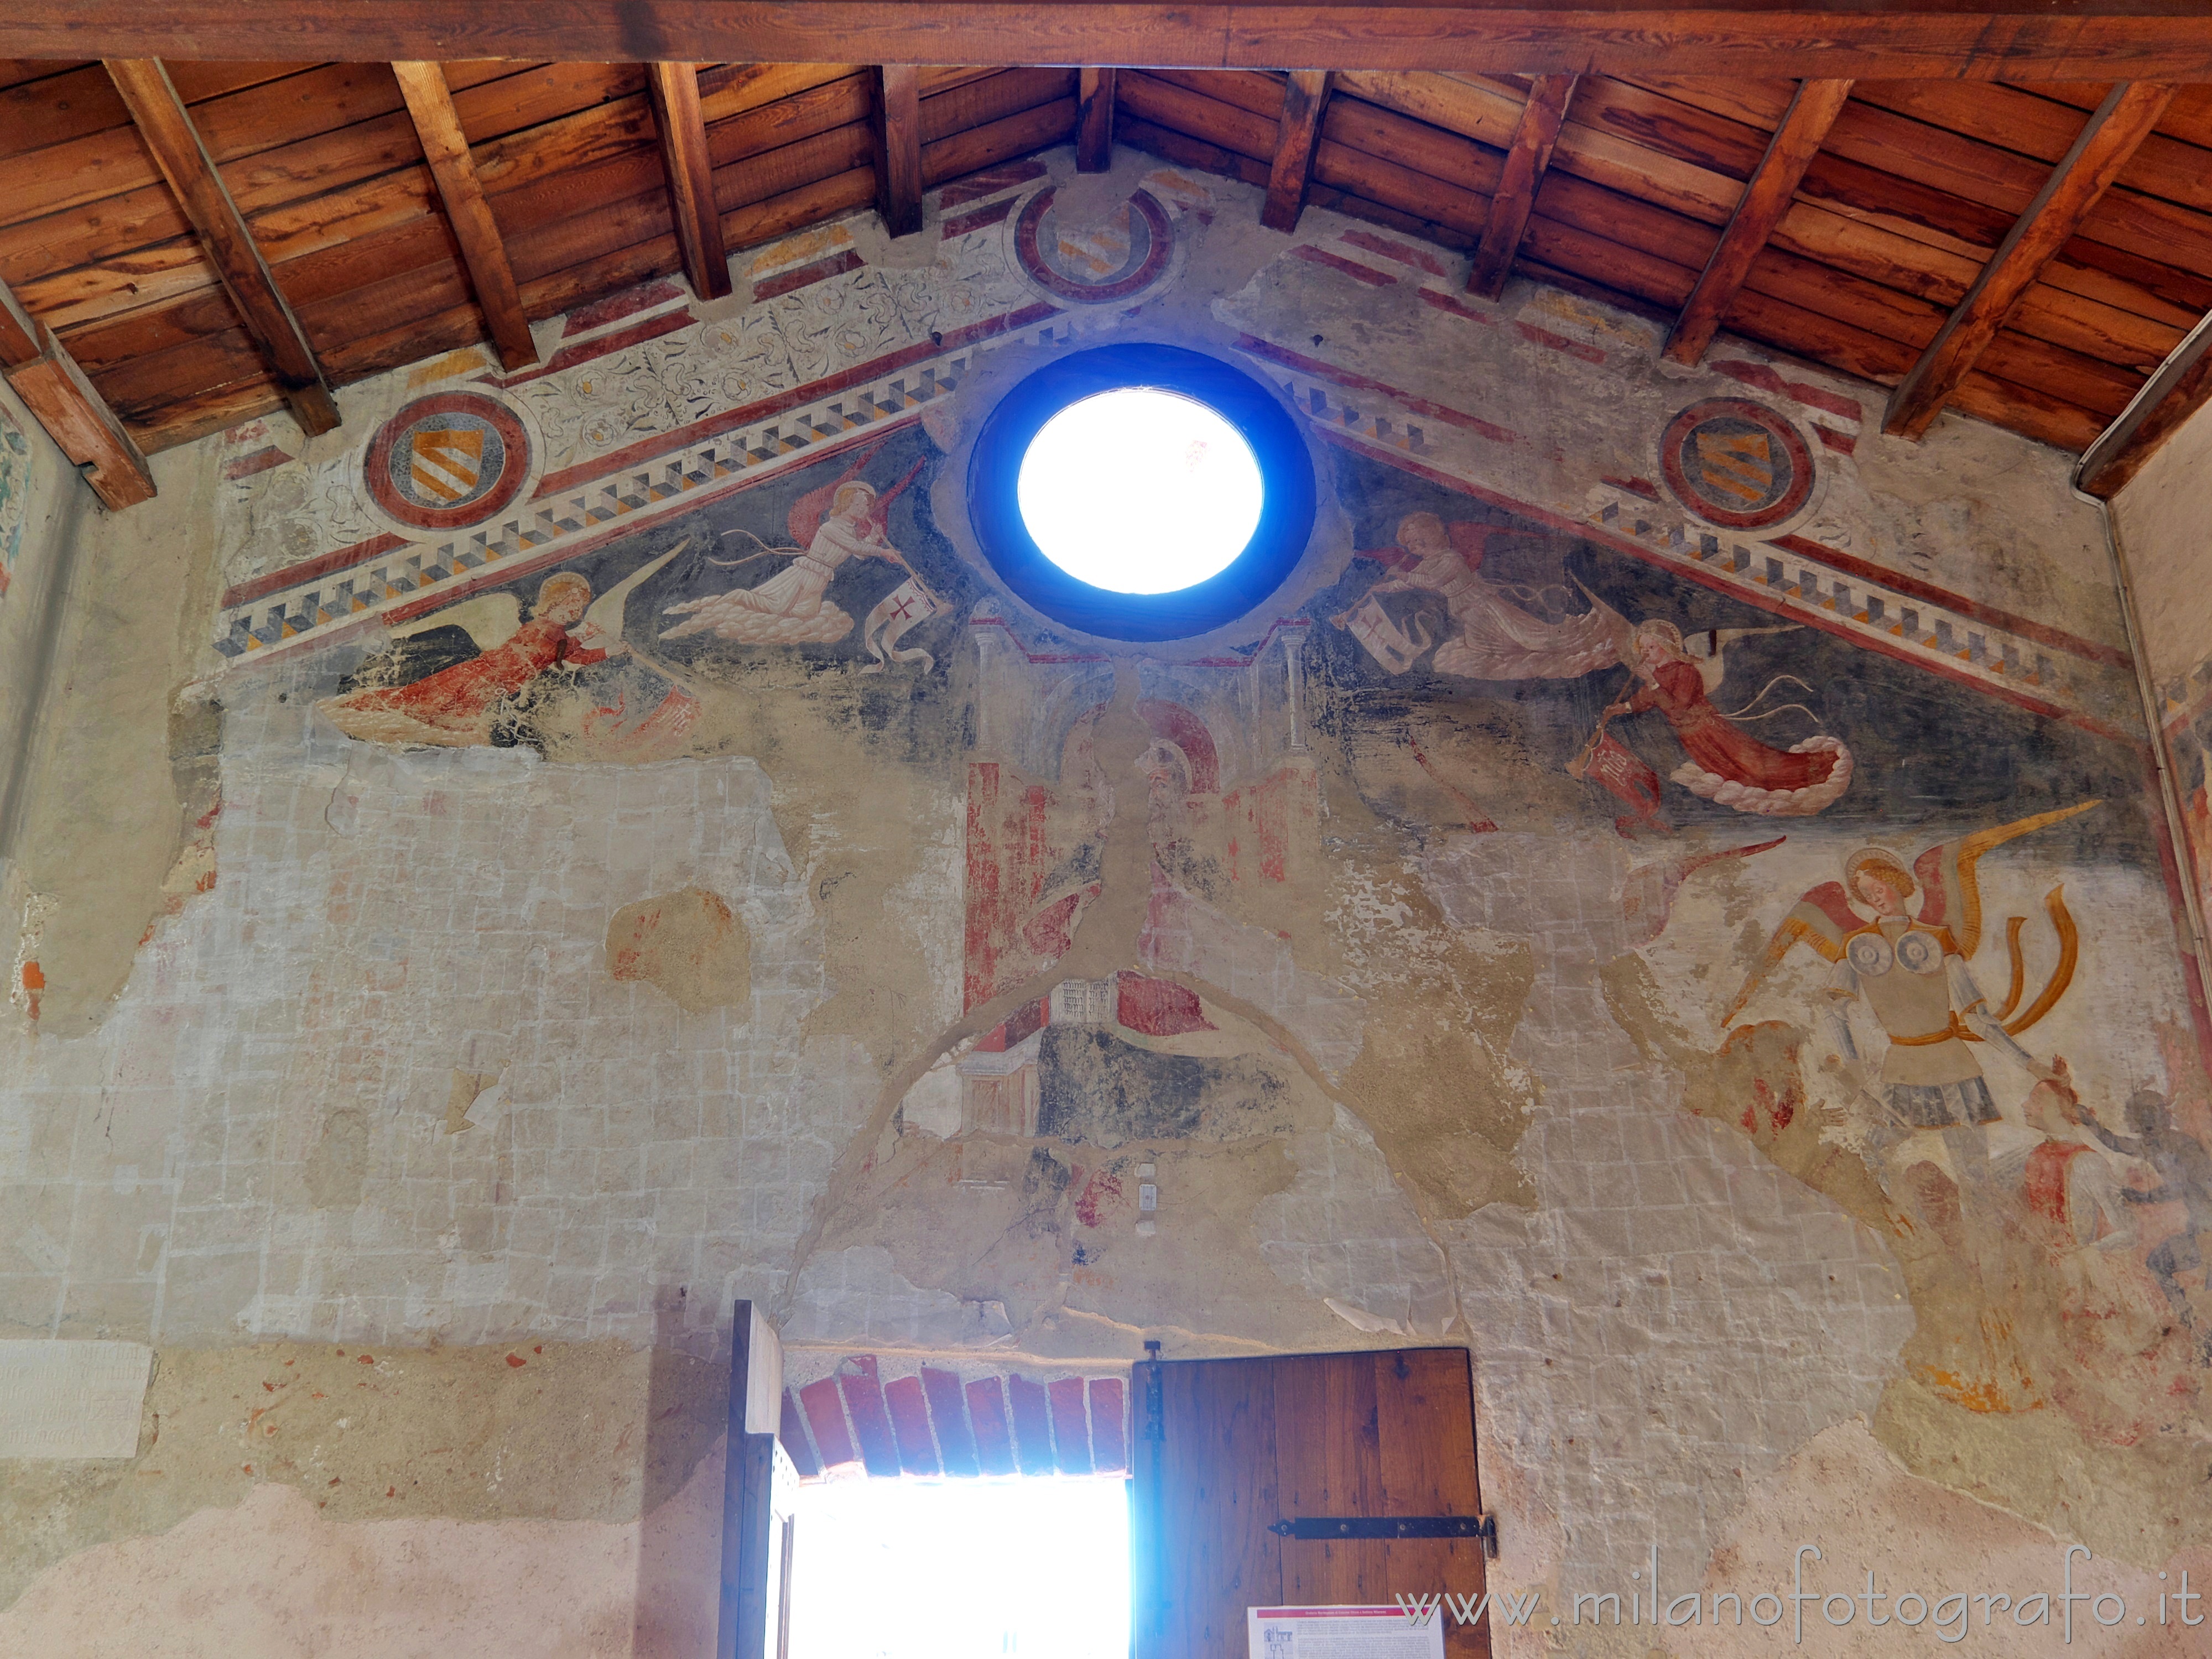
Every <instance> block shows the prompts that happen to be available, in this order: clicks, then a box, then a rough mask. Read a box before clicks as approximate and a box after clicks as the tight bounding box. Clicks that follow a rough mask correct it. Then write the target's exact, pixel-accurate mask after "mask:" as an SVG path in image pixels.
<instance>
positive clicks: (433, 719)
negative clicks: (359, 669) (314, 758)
mask: <svg viewBox="0 0 2212 1659" xmlns="http://www.w3.org/2000/svg"><path fill="white" fill-rule="evenodd" d="M687 545H689V543H688V541H681V542H678V543H677V544H676V545H675V546H673V547H671V548H670V549H669V550H667V551H666V552H665V553H663V554H661V555H660V556H658V557H657V558H654V559H651V560H648V561H647V562H646V564H645V565H644V566H643V567H642V568H640V569H638V570H636V571H635V572H634V573H632V574H630V575H629V577H627V578H626V579H625V580H623V581H621V582H619V583H617V585H616V586H613V587H612V588H610V589H609V590H608V591H607V592H605V593H604V594H602V595H600V596H599V598H598V599H596V600H594V599H593V598H592V585H591V583H590V581H589V580H586V578H585V577H584V576H582V575H580V574H578V573H577V572H575V571H573V570H556V571H555V572H554V573H553V574H551V575H550V576H548V577H547V578H546V579H545V580H544V582H543V583H541V584H540V585H539V586H538V599H537V603H536V604H535V605H533V606H532V608H531V615H530V619H529V620H528V621H524V620H523V617H522V602H521V600H520V599H518V598H517V597H516V596H515V595H514V594H513V593H512V592H492V593H481V594H477V595H476V596H475V597H473V598H471V599H464V600H462V601H460V602H459V604H456V605H447V606H446V607H445V608H444V609H443V610H441V611H432V612H431V613H430V614H429V615H428V616H426V617H419V618H417V619H416V620H415V621H414V622H412V623H403V624H401V625H399V626H398V627H395V628H394V629H392V638H393V641H394V642H395V645H404V642H405V641H408V640H409V639H410V638H412V637H414V636H416V635H423V636H425V637H426V638H428V637H434V636H439V635H446V630H449V629H450V630H453V631H454V632H458V633H460V634H464V635H466V636H467V638H468V640H469V641H470V644H469V646H467V647H460V648H459V649H458V650H457V649H455V648H454V647H453V643H452V641H451V640H450V635H446V637H444V638H442V639H441V640H440V641H439V644H438V646H437V647H435V649H434V650H433V651H432V652H428V653H417V657H416V660H417V661H418V662H420V661H422V660H425V659H428V660H436V661H438V662H439V663H440V666H438V667H436V668H435V669H433V670H432V671H429V672H427V673H423V672H421V671H420V669H419V667H418V669H417V673H418V676H419V677H418V678H413V679H411V680H409V681H408V682H407V683H405V684H398V685H375V686H364V687H362V688H361V689H359V690H353V691H349V692H347V693H345V694H344V695H343V696H336V697H326V698H325V699H324V700H323V701H322V702H320V703H319V704H317V705H316V707H317V708H318V709H319V710H320V711H321V713H322V714H324V716H325V718H327V719H328V720H330V721H331V724H332V725H334V726H337V728H338V730H339V731H341V732H344V733H345V734H346V735H347V736H348V737H349V738H359V739H361V740H362V741H363V742H366V743H389V744H430V745H433V746H435V747H439V748H467V747H473V746H475V745H477V744H489V742H490V741H491V734H492V728H493V726H494V725H495V722H496V721H497V720H498V718H499V716H500V714H501V711H502V710H503V709H505V708H508V707H510V706H511V705H512V704H513V702H514V700H515V699H516V698H518V697H520V696H522V695H523V694H524V692H525V691H526V689H527V688H529V687H530V686H531V685H532V684H533V683H534V682H535V681H536V680H537V679H538V677H539V676H540V675H541V674H544V672H546V671H548V670H550V669H552V668H555V667H556V666H565V667H568V668H581V667H586V666H590V665H594V664H599V663H603V662H605V661H606V660H607V659H609V658H611V657H619V656H622V655H623V654H624V653H627V652H628V651H629V646H628V644H627V643H626V642H625V641H623V637H622V632H623V602H624V601H625V600H626V599H628V598H629V592H630V590H631V589H633V588H635V586H637V585H638V584H639V583H641V582H642V581H644V580H647V578H648V577H650V576H652V575H653V574H654V573H655V572H656V571H658V570H659V569H660V568H662V567H663V566H665V565H666V564H667V563H668V562H669V561H670V560H671V559H673V558H674V557H675V556H677V555H678V553H681V552H682V551H683V550H684V548H685V547H686V546H687Z"/></svg>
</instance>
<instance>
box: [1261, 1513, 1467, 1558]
mask: <svg viewBox="0 0 2212 1659" xmlns="http://www.w3.org/2000/svg"><path fill="white" fill-rule="evenodd" d="M1267 1530H1268V1531H1269V1532H1272V1533H1274V1534H1277V1535H1278V1536H1279V1537H1283V1538H1297V1539H1304V1540H1306V1541H1318V1542H1328V1541H1331V1540H1340V1541H1341V1540H1358V1539H1370V1538H1385V1539H1387V1538H1479V1539H1480V1540H1481V1541H1482V1553H1484V1554H1485V1555H1486V1556H1488V1557H1490V1558H1491V1559H1492V1560H1495V1559H1497V1558H1498V1517H1497V1516H1494V1515H1482V1516H1474V1515H1306V1516H1299V1517H1298V1518H1297V1520H1295V1521H1293V1520H1288V1519H1285V1520H1281V1521H1278V1522H1275V1524H1274V1525H1273V1526H1272V1527H1270V1528H1267Z"/></svg>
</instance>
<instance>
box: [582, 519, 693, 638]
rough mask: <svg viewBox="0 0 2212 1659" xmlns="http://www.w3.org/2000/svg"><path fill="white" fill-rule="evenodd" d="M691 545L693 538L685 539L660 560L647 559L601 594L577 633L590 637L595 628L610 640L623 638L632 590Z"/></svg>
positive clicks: (585, 616)
mask: <svg viewBox="0 0 2212 1659" xmlns="http://www.w3.org/2000/svg"><path fill="white" fill-rule="evenodd" d="M690 545H691V538H690V537H689V536H686V537H685V538H684V539H683V540H682V541H680V542H678V543H677V544H676V545H675V546H673V547H671V548H670V549H669V550H668V551H666V552H665V553H663V554H661V555H660V556H659V557H658V558H652V559H647V561H646V562H644V563H643V564H641V565H640V566H639V567H638V568H636V569H635V570H633V571H631V572H630V573H629V575H627V576H625V577H623V579H622V580H620V581H618V582H617V583H616V584H615V585H614V586H612V587H610V588H609V589H607V591H606V592H604V593H602V594H600V595H599V598H598V599H593V600H592V608H591V609H590V610H588V611H586V612H584V624H583V627H582V628H580V629H578V630H577V631H578V632H580V633H584V634H588V633H590V631H591V630H592V629H595V628H596V629H598V630H599V632H600V633H602V634H604V635H606V636H607V637H608V638H609V639H615V640H618V639H620V638H621V637H622V631H623V609H624V607H625V606H626V605H628V604H629V596H630V592H631V590H632V589H633V588H635V587H636V586H638V585H639V584H640V583H641V582H644V581H647V580H650V579H651V578H652V576H653V574H654V573H655V572H657V571H658V570H659V569H660V568H661V567H662V566H663V565H665V564H666V563H667V562H669V561H670V560H671V559H672V558H674V557H675V556H677V555H678V553H681V552H682V551H683V550H684V549H685V548H687V547H689V546H690Z"/></svg>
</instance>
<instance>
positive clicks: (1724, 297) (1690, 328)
mask: <svg viewBox="0 0 2212 1659" xmlns="http://www.w3.org/2000/svg"><path fill="white" fill-rule="evenodd" d="M1850 95H1851V83H1850V82H1849V81H1803V82H1799V83H1798V87H1797V92H1796V96H1794V97H1793V98H1791V99H1790V107H1789V108H1788V109H1787V110H1785V111H1784V112H1783V116H1782V123H1781V125H1779V126H1778V127H1777V128H1776V129H1775V130H1774V137H1773V139H1772V140H1771V142H1770V143H1768V144H1767V146H1766V154H1765V155H1763V156H1761V157H1760V158H1759V167H1758V168H1757V169H1756V170H1755V171H1754V172H1753V173H1752V175H1751V178H1750V179H1748V180H1747V182H1746V183H1745V185H1744V187H1743V199H1742V200H1741V202H1739V203H1737V204H1736V209H1735V213H1734V214H1733V215H1732V216H1730V217H1729V227H1728V228H1727V230H1725V231H1723V233H1722V234H1721V240H1720V246H1718V247H1716V248H1715V249H1714V250H1713V257H1712V258H1710V259H1708V260H1707V261H1705V274H1704V275H1702V276H1699V278H1698V285H1697V287H1696V288H1694V289H1692V290H1691V291H1690V299H1689V303H1688V304H1686V305H1685V306H1684V307H1682V314H1681V315H1680V318H1678V319H1676V320H1675V323H1674V332H1673V333H1672V334H1671V335H1669V336H1668V340H1667V347H1666V353H1665V355H1666V356H1668V357H1671V358H1673V359H1674V362H1678V363H1688V364H1691V365H1692V367H1694V366H1695V365H1696V364H1697V363H1698V362H1699V361H1700V360H1701V359H1703V357H1704V356H1705V348H1706V347H1707V346H1709V345H1711V343H1712V342H1713V336H1714V335H1715V334H1716V333H1717V332H1718V331H1719V330H1720V325H1721V319H1722V318H1723V317H1724V316H1726V315H1727V314H1728V308H1729V304H1730V303H1731V302H1732V301H1734V300H1735V296H1736V293H1737V291H1738V290H1739V289H1741V288H1742V287H1743V279H1744V278H1745V277H1747V276H1749V275H1750V274H1751V262H1752V261H1753V260H1754V259H1756V258H1759V252H1760V250H1761V249H1763V248H1764V247H1765V246H1766V244H1767V240H1768V239H1769V238H1771V236H1772V235H1773V234H1774V228H1775V227H1776V226H1777V225H1778V224H1780V223H1781V222H1782V216H1783V215H1784V214H1785V213H1787V212H1788V211H1789V210H1790V202H1791V201H1792V200H1793V199H1794V198H1795V197H1796V194H1797V186H1798V184H1799V183H1800V182H1801V181H1802V179H1804V177H1805V169H1806V168H1808V167H1811V166H1812V165H1813V158H1814V156H1815V155H1819V154H1820V145H1821V143H1822V141H1823V140H1825V139H1826V137H1827V136H1828V129H1829V128H1830V127H1832V126H1833V125H1835V124H1836V117H1837V116H1838V115H1840V114H1842V113H1843V110H1844V103H1845V101H1846V100H1849V99H1850Z"/></svg>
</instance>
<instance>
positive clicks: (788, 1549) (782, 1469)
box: [714, 1302, 799, 1659]
mask: <svg viewBox="0 0 2212 1659" xmlns="http://www.w3.org/2000/svg"><path fill="white" fill-rule="evenodd" d="M782 1404H783V1346H782V1344H781V1342H780V1341H779V1340H777V1337H776V1333H775V1327H774V1326H772V1325H770V1324H769V1322H768V1321H767V1320H766V1319H764V1318H763V1317H762V1316H761V1314H760V1312H759V1310H757V1309H756V1308H755V1307H754V1306H753V1304H751V1303H750V1302H740V1303H738V1304H737V1317H736V1319H735V1321H734V1328H733V1331H732V1337H731V1345H730V1407H729V1452H728V1457H727V1462H726V1464H725V1473H724V1475H723V1486H722V1592H721V1606H720V1611H719V1613H718V1615H717V1618H716V1620H715V1638H714V1642H715V1645H714V1652H715V1656H716V1659H769V1656H770V1655H774V1656H775V1659H784V1655H785V1654H786V1652H787V1649H788V1648H789V1645H790V1639H791V1560H792V1551H793V1543H794V1534H795V1531H796V1527H795V1518H794V1516H793V1513H792V1500H793V1498H795V1497H796V1495H797V1493H798V1491H799V1471H798V1469H797V1468H794V1467H793V1464H792V1461H791V1456H790V1454H789V1453H787V1452H786V1451H785V1450H784V1449H783V1448H782V1447H781V1445H780V1444H778V1443H777V1442H776V1437H775V1431H776V1427H777V1425H778V1423H779V1422H780V1420H781V1408H782Z"/></svg>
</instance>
